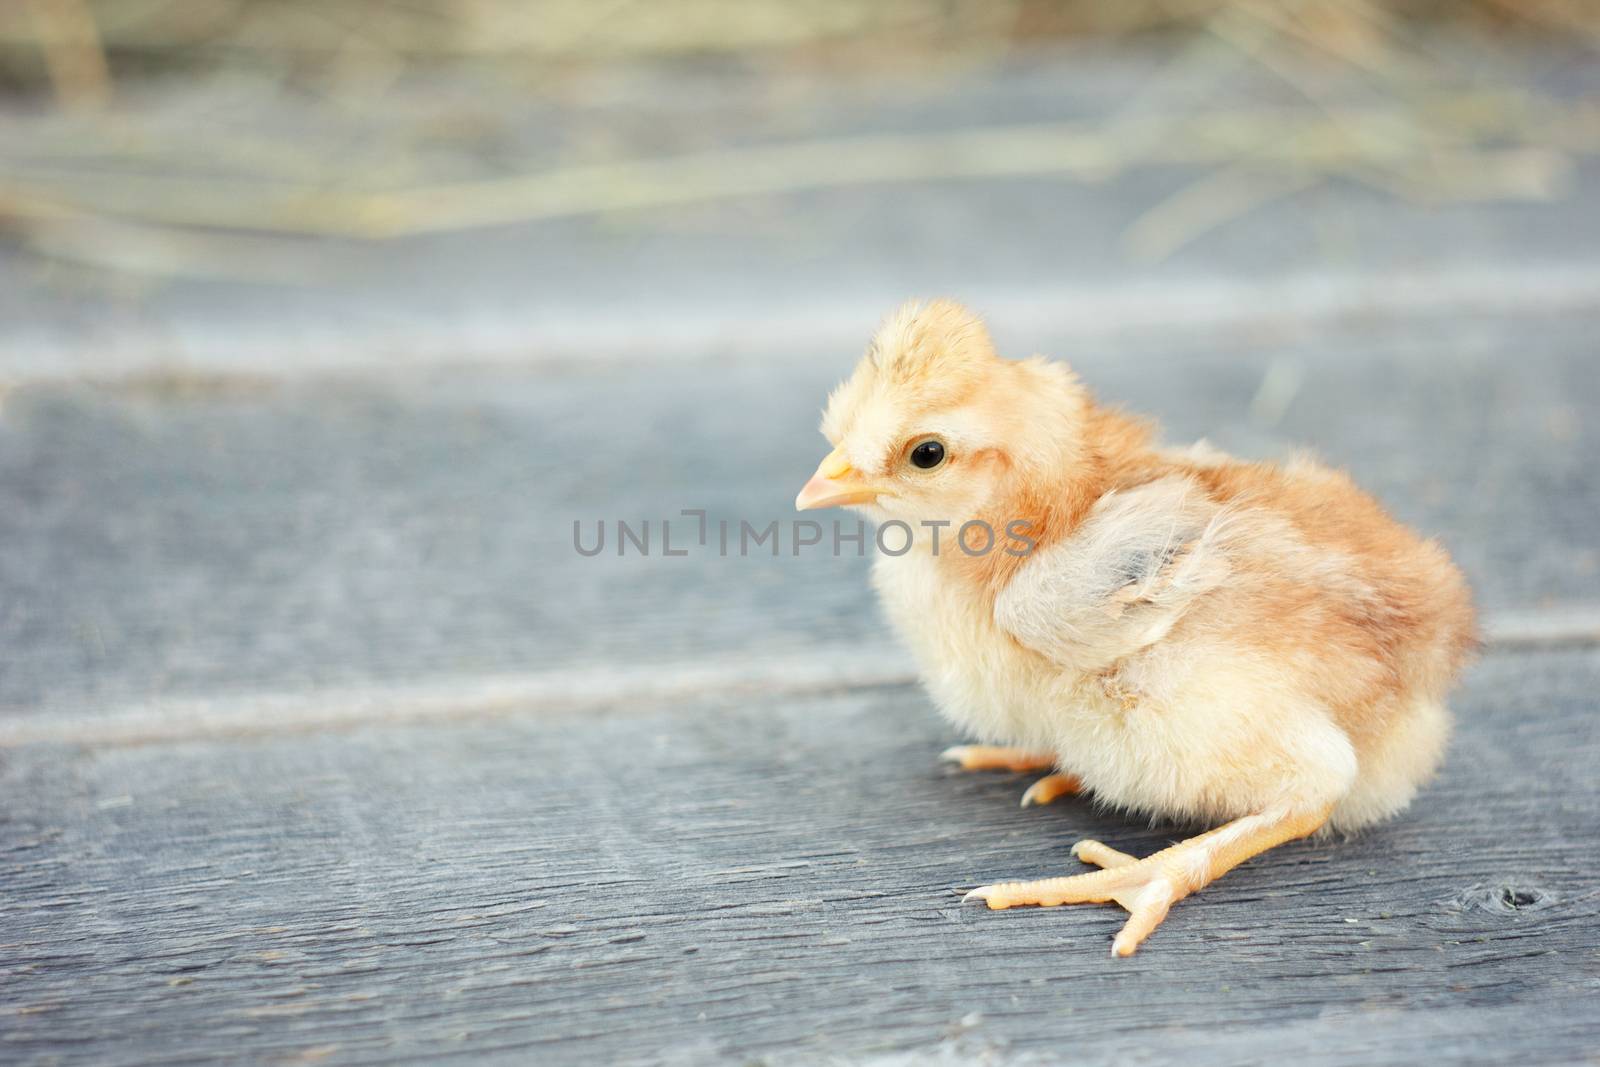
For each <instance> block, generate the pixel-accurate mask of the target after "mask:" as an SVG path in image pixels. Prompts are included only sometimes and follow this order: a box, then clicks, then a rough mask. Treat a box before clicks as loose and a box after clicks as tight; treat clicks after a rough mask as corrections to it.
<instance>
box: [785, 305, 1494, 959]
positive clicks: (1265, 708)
mask: <svg viewBox="0 0 1600 1067" xmlns="http://www.w3.org/2000/svg"><path fill="white" fill-rule="evenodd" d="M822 433H823V435H824V436H825V437H827V439H828V441H829V442H830V443H831V444H832V445H833V446H834V448H833V451H832V453H830V454H829V455H828V457H827V458H826V459H824V460H823V461H822V464H821V466H820V467H818V469H817V473H816V474H815V475H814V476H813V477H812V478H811V480H810V481H809V482H807V483H806V485H805V488H804V489H802V490H801V491H800V495H799V497H798V498H797V499H796V501H795V506H796V507H797V508H799V509H801V510H805V509H809V508H821V507H830V506H839V505H843V506H848V507H854V508H858V509H860V510H862V511H865V512H866V513H867V514H869V515H870V516H872V517H873V518H874V519H876V520H878V521H879V522H880V524H886V525H884V526H883V527H882V529H884V530H886V531H888V532H887V533H886V534H885V536H884V538H883V542H882V543H883V544H884V545H885V546H887V547H888V548H889V551H880V552H879V554H878V556H877V559H876V561H875V564H874V569H873V584H874V586H875V587H876V588H877V591H878V594H879V596H880V597H881V599H882V601H883V604H884V607H885V609H886V611H887V614H888V616H889V618H890V619H891V620H892V621H893V623H894V625H895V627H896V628H897V629H898V630H899V631H900V633H901V635H902V636H903V637H904V639H905V641H906V642H907V644H908V645H909V646H910V648H911V651H912V653H913V654H914V655H915V657H916V659H917V662H918V664H919V667H920V670H921V674H922V678H923V680H924V682H925V684H926V685H927V688H928V689H929V691H930V692H931V694H932V695H933V698H934V700H935V701H936V702H937V703H938V706H939V709H940V710H941V711H942V712H943V714H944V715H945V717H946V718H947V719H948V720H949V721H950V722H951V723H953V724H954V725H955V726H957V727H958V728H960V729H961V730H962V731H963V732H965V733H967V734H968V735H970V736H972V737H974V738H976V739H977V740H979V741H981V742H983V744H982V745H974V746H962V747H958V748H956V749H952V750H950V752H948V753H946V755H947V757H949V758H952V759H954V760H956V761H957V762H959V763H961V764H962V765H963V766H965V767H968V768H983V767H1005V768H1010V769H1033V768H1037V769H1041V770H1045V769H1048V770H1052V771H1054V772H1055V773H1052V774H1050V775H1049V776H1048V777H1046V778H1044V779H1043V780H1042V781H1040V782H1039V783H1037V784H1036V785H1035V786H1034V787H1033V789H1031V790H1029V792H1028V795H1027V796H1026V797H1025V798H1024V801H1023V802H1024V805H1026V804H1028V803H1030V802H1041V803H1042V802H1047V801H1049V800H1051V799H1054V798H1055V797H1057V796H1060V795H1063V794H1065V793H1071V792H1076V791H1079V790H1086V791H1088V792H1089V793H1092V794H1093V795H1095V796H1096V797H1098V798H1099V799H1101V800H1103V801H1104V802H1106V803H1108V804H1110V805H1114V806H1116V807H1120V808H1123V809H1126V810H1129V811H1133V812H1140V813H1144V814H1146V815H1149V816H1151V817H1161V818H1170V819H1181V820H1189V821H1203V822H1204V823H1205V824H1206V825H1215V826H1216V827H1217V828H1216V829H1213V830H1211V831H1210V832H1209V833H1204V834H1201V835H1200V836H1198V837H1193V838H1190V839H1189V840H1186V841H1183V842H1180V843H1179V844H1176V845H1174V846H1172V847H1170V848H1167V849H1164V850H1162V851H1160V852H1157V853H1155V854H1153V855H1151V856H1147V857H1145V858H1143V859H1136V858H1135V857H1133V856H1129V855H1126V854H1125V853H1122V852H1118V851H1116V850H1114V849H1111V848H1108V847H1107V846H1105V845H1103V844H1101V843H1099V842H1097V841H1080V842H1079V843H1078V844H1076V845H1075V846H1073V854H1074V855H1075V856H1077V857H1078V858H1079V859H1080V860H1082V861H1085V862H1087V863H1090V864H1093V865H1095V866H1097V867H1100V868H1102V869H1101V870H1097V871H1094V872H1091V873H1085V874H1078V875H1075V876H1071V877H1062V878H1049V879H1045V880H1042V881H1033V882H1008V883H1001V884H995V885H986V886H983V887H981V888H979V889H975V890H973V891H972V892H971V893H969V894H968V899H977V900H982V901H985V902H986V903H987V904H988V905H989V907H991V908H1009V907H1014V906H1017V905H1028V904H1035V905H1045V906H1051V905H1057V904H1076V903H1082V902H1089V901H1102V902H1103V901H1115V902H1117V903H1118V904H1120V905H1121V906H1122V907H1123V908H1125V909H1127V911H1128V912H1129V918H1128V920H1127V922H1126V924H1125V925H1124V926H1123V927H1122V929H1121V931H1120V932H1119V933H1118V934H1117V936H1116V939H1115V941H1114V942H1113V944H1112V952H1113V953H1114V954H1116V955H1119V956H1126V955H1129V954H1131V953H1132V952H1133V951H1134V950H1135V949H1136V948H1137V947H1138V946H1139V944H1140V942H1142V941H1143V940H1144V939H1145V938H1146V937H1147V936H1149V934H1150V932H1151V931H1152V930H1154V929H1155V928H1156V926H1158V925H1159V924H1160V923H1161V921H1162V919H1164V918H1165V917H1166V915H1167V910H1168V908H1170V907H1171V905H1172V904H1173V903H1174V902H1175V901H1177V900H1180V899H1182V898H1183V897H1185V896H1188V895H1189V894H1190V893H1193V892H1195V891H1197V890H1199V889H1201V888H1202V887H1204V886H1206V885H1208V884H1209V883H1210V882H1211V881H1213V880H1214V879H1216V878H1218V877H1220V876H1221V875H1222V874H1224V873H1225V872H1227V871H1229V870H1231V869H1232V868H1233V867H1235V866H1237V865H1238V864H1239V863H1241V862H1243V861H1244V860H1246V859H1249V858H1250V857H1251V856H1254V855H1257V854H1259V853H1261V852H1264V851H1266V850H1267V849H1269V848H1272V847H1273V846H1275V845H1278V844H1282V843H1283V842H1285V841H1290V840H1293V839H1296V838H1301V837H1306V836H1308V835H1311V834H1314V833H1317V832H1319V831H1322V832H1326V831H1328V830H1339V831H1350V830H1355V829H1358V828H1360V827H1363V826H1367V825H1369V824H1371V823H1373V822H1376V821H1378V820H1380V819H1384V818H1387V817H1389V816H1391V815H1394V814H1395V813H1397V812H1399V811H1400V810H1401V809H1403V808H1404V807H1405V806H1406V805H1407V804H1408V803H1409V802H1410V800H1411V798H1412V795H1413V794H1414V793H1415V791H1416V789H1417V786H1418V785H1419V784H1420V783H1421V782H1422V781H1423V780H1425V779H1426V778H1427V777H1428V776H1429V775H1430V774H1431V773H1432V771H1433V770H1434V768H1435V766H1436V765H1437V764H1438V762H1439V758H1440V755H1441V752H1442V750H1443V747H1444V744H1445V739H1446V735H1447V734H1448V732H1449V726H1450V716H1449V712H1448V711H1447V710H1446V707H1445V703H1444V700H1445V696H1446V693H1447V691H1448V690H1449V688H1450V686H1451V685H1452V683H1453V681H1454V679H1455V678H1456V676H1457V675H1458V673H1459V672H1460V670H1461V668H1462V667H1463V665H1464V664H1465V662H1466V661H1467V660H1468V659H1469V658H1470V656H1471V655H1472V653H1473V651H1474V649H1475V648H1476V645H1477V638H1476V632H1475V625H1474V618H1473V609H1472V604H1471V598H1470V594H1469V592H1468V590H1467V587H1466V583H1465V582H1464V581H1463V579H1462V577H1461V574H1460V572H1459V571H1458V570H1457V569H1456V567H1455V565H1454V564H1453V563H1452V562H1451V561H1450V559H1449V557H1448V556H1447V555H1446V553H1445V552H1444V550H1443V549H1442V548H1440V546H1439V545H1438V544H1437V543H1436V542H1433V541H1424V540H1423V539H1421V538H1420V537H1418V536H1417V535H1415V534H1414V533H1412V532H1411V531H1410V530H1408V529H1406V528H1405V527H1403V526H1401V525H1400V524H1399V523H1397V522H1395V521H1394V520H1393V519H1392V518H1390V517H1389V516H1388V515H1387V514H1386V513H1385V512H1384V510H1383V509H1382V508H1381V507H1380V506H1379V505H1378V504H1377V503H1376V502H1375V501H1374V500H1373V499H1372V498H1371V497H1369V496H1367V495H1366V494H1365V493H1363V492H1362V491H1361V490H1360V489H1358V488H1357V487H1356V486H1355V485H1354V483H1352V482H1351V481H1350V479H1349V478H1348V477H1347V476H1345V475H1344V474H1343V473H1340V472H1338V471H1334V470H1330V469H1328V468H1326V467H1323V466H1321V465H1319V464H1318V463H1316V462H1314V461H1312V460H1310V459H1308V458H1303V457H1301V458H1295V459H1292V460H1290V461H1288V462H1286V463H1284V464H1281V465H1277V464H1270V463H1247V462H1243V461H1241V460H1238V459H1234V458H1232V457H1230V456H1227V455H1224V454H1222V453H1220V452H1218V451H1215V450H1214V449H1211V448H1209V447H1207V446H1206V445H1205V444H1203V443H1201V444H1197V445H1194V446H1192V447H1189V448H1183V449H1170V448H1164V447H1162V446H1160V445H1159V444H1157V443H1156V442H1155V441H1154V440H1153V436H1152V427H1151V426H1150V425H1149V424H1148V423H1146V422H1144V421H1141V420H1138V419H1135V418H1132V417H1129V416H1128V415H1125V414H1123V413H1121V412H1118V411H1114V410H1110V409H1107V408H1105V407H1101V406H1099V405H1098V404H1096V402H1095V401H1094V399H1093V398H1092V397H1091V396H1090V394H1089V392H1088V391H1087V390H1086V389H1085V388H1084V387H1083V386H1082V385H1081V384H1080V383H1079V382H1078V380H1077V379H1076V378H1075V377H1074V376H1073V374H1072V372H1071V371H1070V370H1068V368H1067V367H1065V366H1063V365H1062V364H1059V363H1050V362H1047V361H1045V360H1044V359H1042V358H1040V357H1035V358H1032V359H1028V360H1023V361H1010V360H1004V359H1001V358H999V357H998V356H997V355H996V354H995V351H994V347H993V344H992V343H991V341H990V339H989V335H988V331H987V330H986V329H985V327H984V325H983V323H982V322H981V321H980V320H979V319H978V318H977V317H976V316H975V315H973V314H972V313H971V312H970V311H968V310H966V309H965V308H963V307H961V306H960V305H958V304H954V303H951V302H948V301H934V302H932V303H928V304H909V305H907V306H905V307H903V308H901V309H900V310H899V311H897V312H896V313H894V314H893V315H892V316H890V318H889V319H888V320H887V321H886V322H885V323H884V325H883V327H882V328H881V329H880V330H879V331H878V334H877V336H876V337H875V338H874V339H873V340H872V343H871V344H870V345H869V347H868V349H867V353H866V356H865V357H864V358H863V359H862V361H861V363H860V365H859V366H858V367H857V368H856V370H855V372H854V374H852V376H851V377H850V379H849V380H848V381H846V382H844V383H843V384H842V385H840V386H839V387H838V388H837V389H836V390H835V391H834V392H833V394H832V395H831V396H830V397H829V399H828V406H827V411H826V414H825V415H824V417H823V420H822ZM894 520H899V522H898V527H899V528H898V529H895V530H890V526H889V525H887V524H893V521H894ZM907 533H909V534H910V535H911V536H910V537H909V538H908V537H905V536H903V535H904V534H907ZM904 540H910V541H911V545H910V547H909V549H907V550H906V551H904V552H903V553H898V554H895V553H897V552H898V549H899V546H900V543H901V542H902V541H904Z"/></svg>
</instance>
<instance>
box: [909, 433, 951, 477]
mask: <svg viewBox="0 0 1600 1067" xmlns="http://www.w3.org/2000/svg"><path fill="white" fill-rule="evenodd" d="M943 462H944V443H943V442H941V441H935V440H933V439H932V438H929V439H928V440H926V441H922V442H919V443H918V444H917V446H916V447H915V448H913V449H912V450H911V465H912V466H913V467H921V468H922V469H923V470H925V471H931V470H933V468H935V467H937V466H938V465H939V464H941V463H943Z"/></svg>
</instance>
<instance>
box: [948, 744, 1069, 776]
mask: <svg viewBox="0 0 1600 1067" xmlns="http://www.w3.org/2000/svg"><path fill="white" fill-rule="evenodd" d="M939 758H940V759H942V760H946V761H948V762H950V763H954V764H957V765H958V766H960V768H961V769H962V770H964V771H1048V770H1050V769H1051V768H1053V767H1054V766H1055V765H1056V758H1055V757H1054V756H1052V755H1050V754H1049V753H1047V752H1029V751H1028V750H1027V749H1025V748H1002V747H1000V746H997V745H954V746H952V747H950V748H947V749H945V750H944V751H943V752H941V753H939Z"/></svg>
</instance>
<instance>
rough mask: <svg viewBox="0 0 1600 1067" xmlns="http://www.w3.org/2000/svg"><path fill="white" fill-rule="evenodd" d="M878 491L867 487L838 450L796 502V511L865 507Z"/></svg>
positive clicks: (796, 498) (827, 460)
mask: <svg viewBox="0 0 1600 1067" xmlns="http://www.w3.org/2000/svg"><path fill="white" fill-rule="evenodd" d="M877 496H878V491H877V490H876V489H873V488H872V487H871V486H869V485H867V484H866V482H865V481H863V480H862V478H861V475H860V474H858V473H857V472H856V471H855V470H853V469H851V467H850V461H849V460H848V459H846V458H845V456H844V453H843V452H840V451H839V450H838V449H837V448H836V449H834V450H833V451H832V452H829V453H828V458H827V459H825V460H823V461H822V464H821V466H819V467H818V468H817V473H815V474H813V475H812V476H811V480H810V481H809V482H807V483H806V484H805V488H804V489H801V490H800V495H799V496H797V497H795V498H794V509H795V510H796V511H810V510H811V509H812V508H836V507H843V506H844V505H846V504H865V503H866V502H867V501H869V500H875V499H877Z"/></svg>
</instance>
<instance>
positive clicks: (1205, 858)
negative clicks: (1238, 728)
mask: <svg viewBox="0 0 1600 1067" xmlns="http://www.w3.org/2000/svg"><path fill="white" fill-rule="evenodd" d="M1330 810H1332V809H1331V808H1329V807H1319V808H1314V809H1307V808H1295V807H1289V806H1284V807H1279V808H1275V809H1272V810H1269V811H1265V812H1262V813H1260V814H1257V815H1247V816H1245V817H1244V818H1242V819H1235V820H1234V821H1233V822H1230V823H1227V824H1226V825H1224V826H1220V827H1218V828H1217V829H1215V830H1212V831H1210V832H1209V833H1204V834H1201V835H1200V836H1199V837H1192V838H1190V839H1189V840H1187V841H1182V842H1179V843H1178V844H1176V845H1173V846H1172V847H1171V848H1165V849H1162V850H1161V851H1160V852H1157V853H1154V854H1153V855H1150V856H1146V857H1145V858H1144V859H1135V858H1134V857H1132V856H1129V855H1128V854H1127V853H1124V852H1118V851H1117V850H1116V849H1113V848H1108V847H1107V846H1105V845H1102V844H1101V843H1100V842H1098V841H1079V842H1078V843H1077V844H1076V845H1073V846H1072V854H1073V855H1075V856H1077V857H1078V858H1079V859H1081V860H1083V861H1084V862H1086V863H1093V864H1095V865H1097V866H1099V867H1102V868H1104V869H1103V870H1099V871H1094V872H1093V873H1090V874H1079V875H1074V876H1072V877H1068V878H1046V879H1043V880H1041V881H1037V882H1006V883H1002V884H996V885H986V886H981V887H979V888H977V889H974V890H973V891H972V892H970V893H968V894H967V895H966V897H965V898H964V899H966V900H982V901H984V902H985V903H987V904H988V905H989V907H991V908H1012V907H1017V906H1019V905H1025V904H1037V905H1039V906H1041V907H1047V908H1048V907H1054V906H1055V905H1057V904H1083V903H1089V902H1097V903H1098V902H1104V901H1110V900H1114V901H1116V902H1117V903H1118V904H1121V905H1122V906H1123V907H1124V908H1126V909H1127V910H1128V912H1129V915H1128V921H1127V923H1126V924H1125V925H1124V926H1123V927H1122V930H1121V932H1120V933H1118V934H1117V937H1116V940H1115V941H1113V942H1112V944H1111V952H1112V954H1113V955H1117V956H1131V955H1132V954H1133V951H1134V949H1136V948H1138V947H1139V943H1140V942H1141V941H1143V940H1144V939H1145V938H1146V937H1149V936H1150V932H1151V931H1152V930H1154V929H1155V928H1156V927H1157V926H1160V925H1161V920H1163V919H1165V918H1166V917H1167V909H1168V908H1170V907H1171V906H1172V904H1173V903H1174V902H1175V901H1179V900H1182V899H1183V898H1184V897H1186V896H1188V895H1189V894H1190V893H1193V892H1195V891H1197V890H1199V889H1203V888H1205V887H1206V886H1207V885H1209V884H1211V882H1213V881H1215V880H1216V879H1218V878H1220V877H1222V876H1223V875H1224V874H1226V873H1227V872H1228V871H1231V870H1233V868H1235V867H1237V866H1238V865H1239V864H1241V863H1243V862H1244V861H1245V860H1247V859H1249V858H1250V857H1251V856H1256V855H1259V854H1261V853H1263V852H1265V851H1267V849H1269V848H1272V847H1274V846H1275V845H1281V844H1283V843H1284V842H1285V841H1293V840H1294V839H1296V838H1300V837H1305V836H1307V835H1309V834H1312V833H1315V832H1316V830H1317V829H1318V828H1319V827H1320V826H1322V824H1323V823H1325V822H1327V820H1328V812H1329V811H1330Z"/></svg>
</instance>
